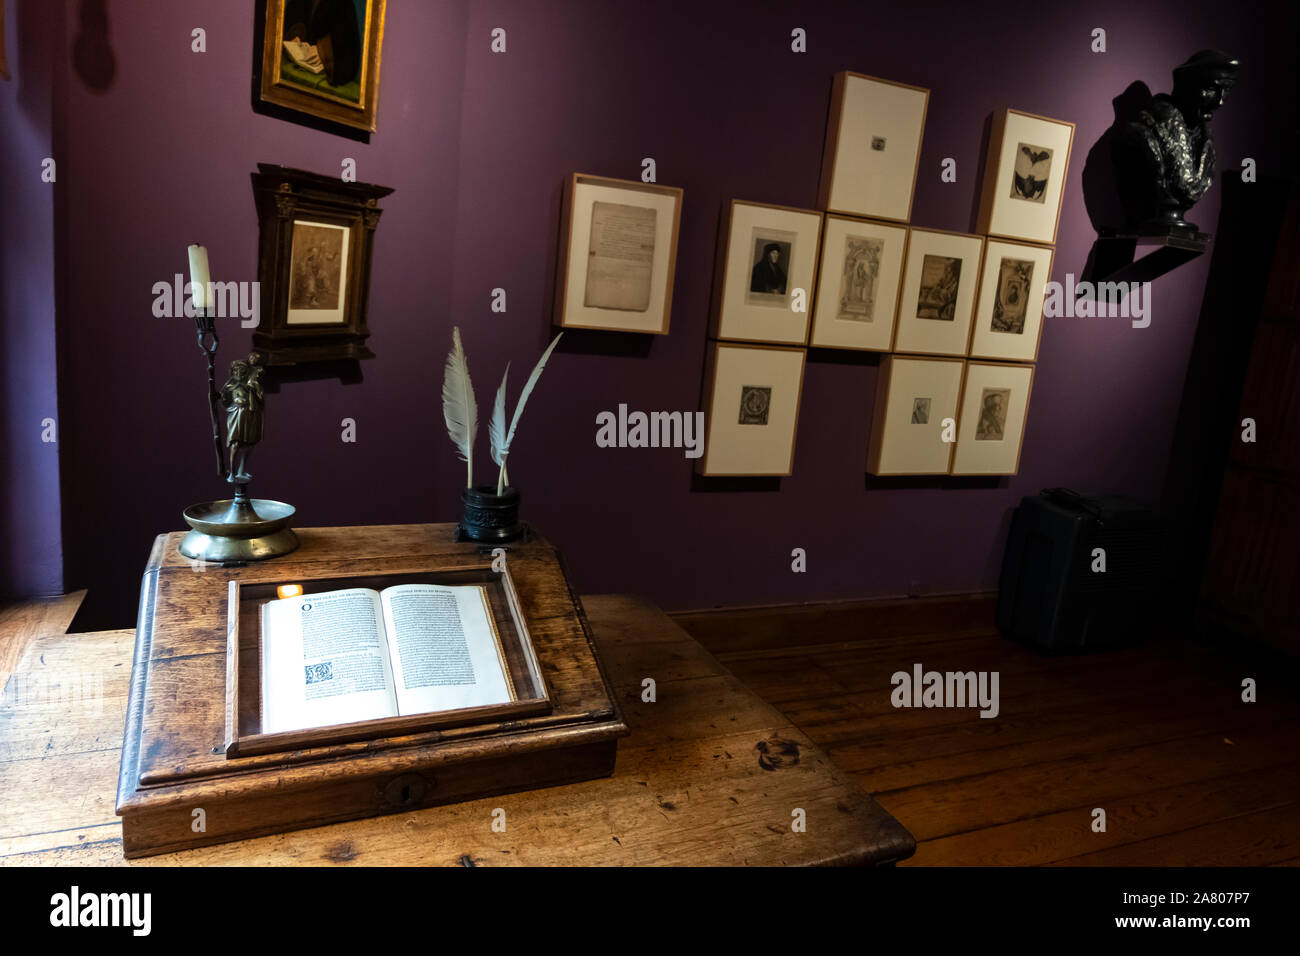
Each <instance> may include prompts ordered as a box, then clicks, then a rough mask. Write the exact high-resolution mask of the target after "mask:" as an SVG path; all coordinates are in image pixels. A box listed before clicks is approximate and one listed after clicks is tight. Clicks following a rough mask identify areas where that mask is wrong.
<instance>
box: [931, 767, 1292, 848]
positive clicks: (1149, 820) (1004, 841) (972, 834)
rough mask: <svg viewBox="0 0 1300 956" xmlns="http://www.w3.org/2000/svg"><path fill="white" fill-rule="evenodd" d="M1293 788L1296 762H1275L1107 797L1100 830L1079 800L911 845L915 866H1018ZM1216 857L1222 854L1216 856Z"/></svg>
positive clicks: (1177, 825) (1173, 829) (1143, 835)
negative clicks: (1050, 810) (1072, 804)
mask: <svg viewBox="0 0 1300 956" xmlns="http://www.w3.org/2000/svg"><path fill="white" fill-rule="evenodd" d="M1297 793H1300V767H1297V766H1295V765H1294V764H1292V765H1287V764H1282V765H1279V766H1276V767H1271V768H1267V769H1266V771H1265V772H1260V773H1255V774H1250V775H1248V776H1244V777H1243V776H1237V775H1231V776H1227V777H1215V778H1212V779H1209V780H1200V781H1195V782H1193V783H1189V784H1182V785H1180V786H1176V787H1167V788H1165V789H1163V790H1153V791H1150V792H1147V793H1141V794H1136V795H1133V796H1129V797H1124V798H1122V799H1119V800H1111V801H1107V802H1106V803H1105V805H1104V806H1103V809H1104V810H1105V811H1106V830H1105V831H1104V832H1098V831H1096V830H1094V829H1093V819H1094V818H1093V813H1092V810H1093V808H1092V807H1089V806H1079V807H1070V808H1069V809H1066V810H1059V811H1057V812H1056V813H1048V814H1043V815H1041V816H1035V817H1030V818H1028V819H1025V820H1017V821H1015V822H1013V823H1006V824H1002V825H1000V826H993V827H985V828H983V829H979V830H971V831H968V832H966V833H959V834H957V835H955V836H950V837H940V838H939V839H935V840H927V841H925V842H924V843H921V844H920V845H919V846H918V849H917V853H916V857H915V863H916V865H919V866H934V865H940V866H942V865H969V864H970V863H971V862H973V861H978V862H979V863H980V865H984V866H1024V865H1030V864H1043V863H1052V862H1056V861H1061V860H1067V859H1069V858H1071V857H1077V856H1081V855H1083V854H1086V853H1091V852H1093V851H1096V850H1101V849H1108V848H1111V847H1115V846H1120V845H1123V844H1126V843H1134V842H1137V841H1139V840H1144V839H1150V838H1152V837H1156V836H1166V835H1171V834H1179V833H1184V832H1186V831H1189V830H1191V829H1193V828H1195V827H1197V826H1199V825H1201V824H1202V823H1203V822H1204V821H1205V820H1217V819H1222V818H1225V817H1231V816H1234V815H1237V814H1241V813H1251V812H1255V811H1258V810H1266V809H1273V808H1274V807H1278V806H1284V805H1286V804H1288V803H1291V802H1292V801H1294V799H1295V796H1296V794H1297ZM1168 849H1169V853H1168V855H1167V856H1166V858H1165V859H1164V860H1163V861H1162V862H1161V865H1170V866H1177V865H1184V863H1185V861H1184V860H1183V859H1182V858H1181V854H1183V853H1184V852H1186V848H1185V847H1184V846H1183V845H1182V842H1181V841H1179V840H1174V841H1172V842H1171V843H1170V845H1169V847H1168ZM1213 862H1216V863H1222V862H1227V861H1226V860H1219V859H1216V860H1214V861H1213Z"/></svg>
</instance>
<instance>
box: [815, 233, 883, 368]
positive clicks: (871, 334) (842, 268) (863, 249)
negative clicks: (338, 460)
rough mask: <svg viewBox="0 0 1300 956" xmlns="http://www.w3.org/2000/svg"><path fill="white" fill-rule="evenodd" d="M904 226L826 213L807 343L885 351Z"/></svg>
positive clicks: (822, 346)
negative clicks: (815, 300) (811, 320)
mask: <svg viewBox="0 0 1300 956" xmlns="http://www.w3.org/2000/svg"><path fill="white" fill-rule="evenodd" d="M906 249H907V228H906V227H904V226H889V225H885V224H884V223H880V222H869V221H867V220H863V219H849V218H846V217H844V216H827V217H826V225H825V227H824V229H823V230H822V254H821V264H820V267H819V270H818V276H817V303H816V306H815V307H814V309H813V323H812V336H811V337H810V339H809V341H808V344H809V345H813V346H817V347H819V348H832V349H866V350H869V351H876V352H887V351H889V348H890V345H891V344H892V342H893V339H894V318H895V315H896V313H897V312H898V292H899V284H900V282H901V281H902V274H903V258H904V255H905V253H906Z"/></svg>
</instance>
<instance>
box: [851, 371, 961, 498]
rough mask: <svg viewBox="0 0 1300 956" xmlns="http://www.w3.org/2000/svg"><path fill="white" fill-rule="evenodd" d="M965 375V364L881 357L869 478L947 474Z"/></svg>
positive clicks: (868, 451) (868, 459) (872, 429)
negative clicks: (946, 433)
mask: <svg viewBox="0 0 1300 956" xmlns="http://www.w3.org/2000/svg"><path fill="white" fill-rule="evenodd" d="M965 371H966V360H965V359H950V358H920V357H912V356H908V355H886V356H885V357H884V359H882V360H881V363H880V374H879V377H878V378H877V379H876V404H875V409H874V411H873V414H872V423H871V439H870V442H869V444H868V450H867V472H868V473H869V474H872V475H946V474H948V469H949V468H950V467H951V466H952V449H953V445H954V441H953V438H955V436H956V428H955V426H956V422H957V406H958V404H959V402H960V401H961V384H962V376H963V374H964V373H965ZM945 429H947V430H948V432H949V433H948V435H947V436H946V437H947V439H948V440H946V441H945V440H944V439H945V434H944V432H945Z"/></svg>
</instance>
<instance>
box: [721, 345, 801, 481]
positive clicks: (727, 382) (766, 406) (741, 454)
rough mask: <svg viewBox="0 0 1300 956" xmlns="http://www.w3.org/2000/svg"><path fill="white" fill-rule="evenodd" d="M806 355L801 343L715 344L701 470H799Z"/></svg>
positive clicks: (738, 472)
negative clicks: (798, 431) (797, 438)
mask: <svg viewBox="0 0 1300 956" xmlns="http://www.w3.org/2000/svg"><path fill="white" fill-rule="evenodd" d="M804 355H805V352H804V350H803V349H801V348H782V347H775V348H774V347H772V346H765V345H745V344H741V343H732V342H716V343H714V345H713V352H712V354H711V355H710V356H709V371H708V377H707V380H708V382H709V387H708V388H707V389H706V390H705V394H706V395H707V396H708V405H707V407H706V409H705V429H704V435H705V446H704V455H703V457H701V458H700V459H699V463H698V465H697V466H696V469H697V470H698V471H699V473H700V474H702V475H710V476H724V475H725V476H741V475H749V476H757V475H766V476H775V477H784V476H786V475H789V474H790V473H791V472H792V471H793V470H794V436H795V426H796V424H797V423H798V420H799V394H800V391H801V390H802V388H803V367H804Z"/></svg>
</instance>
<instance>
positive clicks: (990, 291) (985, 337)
mask: <svg viewBox="0 0 1300 956" xmlns="http://www.w3.org/2000/svg"><path fill="white" fill-rule="evenodd" d="M1053 255H1054V250H1053V249H1052V247H1051V246H1033V245H1028V244H1026V243H1022V242H1007V241H1005V240H1003V239H990V240H988V241H987V242H986V243H985V244H984V270H983V275H982V277H981V278H980V291H979V301H978V303H977V304H976V306H975V322H974V328H973V329H972V330H971V345H970V355H971V357H972V358H991V359H1009V360H1010V361H1013V362H1032V361H1034V359H1036V358H1037V357H1038V342H1039V340H1040V338H1041V337H1042V332H1043V292H1044V290H1045V289H1046V287H1047V280H1048V279H1050V278H1051V275H1052V257H1053Z"/></svg>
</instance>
